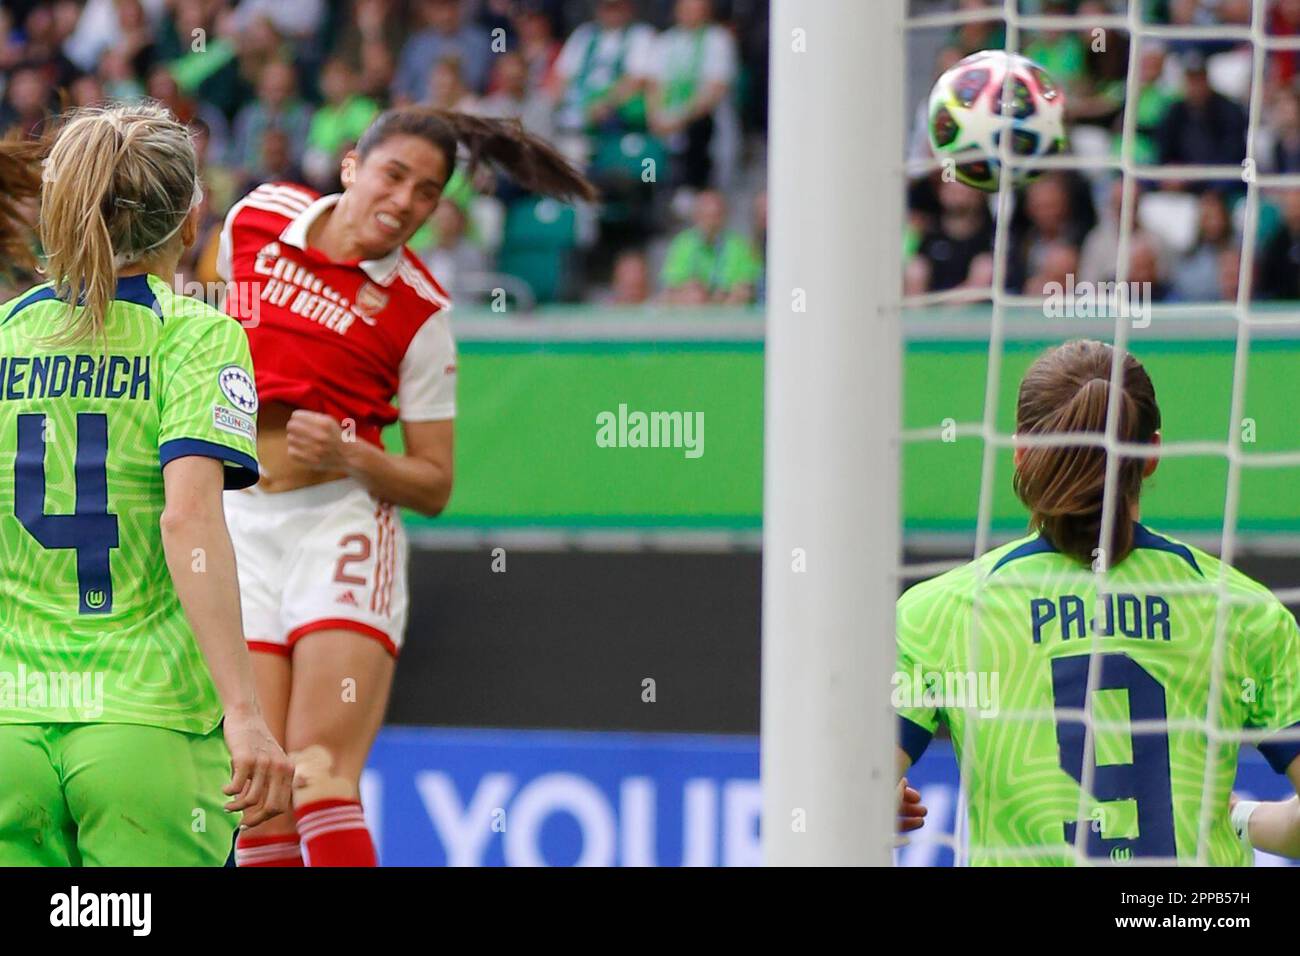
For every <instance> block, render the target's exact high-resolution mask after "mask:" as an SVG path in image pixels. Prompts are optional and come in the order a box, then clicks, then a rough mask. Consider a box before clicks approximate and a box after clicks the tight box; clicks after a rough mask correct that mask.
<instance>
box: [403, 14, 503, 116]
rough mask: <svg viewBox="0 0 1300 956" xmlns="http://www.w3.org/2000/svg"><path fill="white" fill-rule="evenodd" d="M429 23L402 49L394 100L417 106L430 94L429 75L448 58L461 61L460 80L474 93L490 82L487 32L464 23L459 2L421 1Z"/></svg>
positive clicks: (489, 53) (489, 49) (425, 17)
mask: <svg viewBox="0 0 1300 956" xmlns="http://www.w3.org/2000/svg"><path fill="white" fill-rule="evenodd" d="M419 8H420V10H421V12H422V14H423V16H424V20H425V22H426V23H427V24H428V27H427V29H424V30H421V31H420V32H419V33H417V34H415V35H414V36H413V37H411V38H410V39H409V40H407V41H406V45H405V46H403V47H402V54H401V57H400V58H399V59H398V62H397V75H396V76H395V77H394V78H393V100H394V102H395V103H397V104H398V105H401V104H406V103H416V102H419V101H421V100H423V99H424V98H425V97H426V96H427V95H428V93H429V83H430V74H431V73H432V72H433V68H434V66H435V65H436V64H438V63H441V62H442V61H443V60H444V59H445V58H446V57H448V56H457V57H459V58H460V69H461V80H462V82H463V83H464V84H465V86H466V87H468V88H469V90H470V91H471V92H474V93H478V92H481V91H482V90H483V88H484V86H485V84H486V83H487V75H488V65H489V63H490V61H491V57H492V49H491V45H490V41H489V39H488V34H487V31H486V30H483V29H482V28H481V27H478V26H474V25H470V24H462V23H461V9H460V0H419Z"/></svg>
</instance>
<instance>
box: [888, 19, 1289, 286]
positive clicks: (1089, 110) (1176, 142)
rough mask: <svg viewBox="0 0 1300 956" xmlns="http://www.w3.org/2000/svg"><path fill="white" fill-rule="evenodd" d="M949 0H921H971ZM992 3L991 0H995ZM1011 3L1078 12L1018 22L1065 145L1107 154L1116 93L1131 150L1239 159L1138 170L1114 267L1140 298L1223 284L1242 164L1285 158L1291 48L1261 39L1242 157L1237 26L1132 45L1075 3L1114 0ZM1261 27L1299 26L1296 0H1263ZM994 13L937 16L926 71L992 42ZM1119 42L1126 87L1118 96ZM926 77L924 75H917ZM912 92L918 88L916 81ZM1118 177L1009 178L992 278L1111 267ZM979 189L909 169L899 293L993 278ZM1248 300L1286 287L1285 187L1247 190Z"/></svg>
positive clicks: (1116, 127) (1014, 281) (1117, 127)
mask: <svg viewBox="0 0 1300 956" xmlns="http://www.w3.org/2000/svg"><path fill="white" fill-rule="evenodd" d="M987 5H988V4H987V3H986V2H985V0H950V2H948V3H946V4H943V5H941V6H936V5H935V4H930V5H928V6H927V8H926V9H927V10H935V9H958V8H962V9H973V8H980V7H985V6H987ZM999 6H1000V5H999ZM1251 8H1252V4H1251V2H1250V0H1144V3H1143V17H1144V19H1145V20H1146V21H1147V22H1150V23H1157V24H1176V25H1177V24H1181V25H1215V24H1222V25H1231V26H1233V27H1236V28H1238V29H1240V28H1241V27H1243V26H1248V25H1249V24H1250V17H1251ZM1021 9H1022V11H1023V12H1026V13H1044V14H1058V15H1078V16H1079V17H1080V18H1081V19H1080V20H1079V27H1078V29H1076V30H1072V31H1060V32H1051V33H1023V34H1022V35H1021V38H1020V39H1021V42H1020V49H1021V51H1022V52H1023V53H1024V54H1025V55H1026V56H1029V57H1030V58H1032V59H1034V60H1036V61H1037V62H1038V63H1040V64H1041V65H1043V66H1044V67H1045V68H1046V69H1047V70H1048V71H1049V72H1050V73H1051V74H1052V75H1053V76H1054V77H1055V78H1056V80H1057V82H1058V83H1059V84H1061V85H1062V86H1063V87H1064V89H1065V92H1066V121H1067V131H1068V134H1069V137H1070V145H1071V150H1070V151H1071V152H1073V153H1074V154H1075V155H1079V156H1088V157H1094V158H1096V159H1097V160H1098V161H1106V160H1112V161H1113V160H1116V159H1118V158H1119V157H1120V155H1121V140H1122V135H1121V132H1122V126H1123V120H1124V111H1125V108H1126V105H1127V106H1131V107H1132V108H1134V109H1136V110H1137V117H1136V130H1137V138H1136V141H1135V142H1134V144H1133V153H1134V158H1135V161H1136V162H1137V163H1138V164H1140V165H1148V166H1169V167H1176V166H1179V165H1188V164H1194V165H1211V164H1212V165H1228V166H1235V167H1238V168H1240V169H1242V171H1243V172H1242V174H1241V175H1238V176H1236V177H1234V178H1233V179H1231V180H1226V181H1223V182H1204V181H1202V182H1197V181H1183V182H1179V181H1170V180H1152V181H1139V182H1138V184H1137V206H1136V217H1135V220H1134V232H1133V234H1132V237H1131V241H1130V243H1129V246H1128V254H1129V262H1128V271H1127V275H1128V278H1129V280H1131V281H1134V282H1145V283H1150V286H1149V288H1150V291H1151V296H1152V300H1153V301H1156V302H1179V303H1189V302H1222V301H1235V300H1236V299H1237V290H1238V282H1239V276H1240V268H1241V261H1242V252H1243V243H1242V232H1243V227H1244V220H1245V202H1244V198H1245V194H1246V177H1247V176H1248V175H1249V174H1250V172H1251V170H1252V169H1253V171H1254V172H1258V173H1296V172H1300V54H1298V53H1296V52H1270V53H1269V54H1268V55H1267V57H1266V59H1265V62H1264V88H1263V90H1262V91H1261V101H1260V102H1261V111H1260V122H1259V126H1258V128H1257V130H1256V133H1255V141H1254V144H1253V145H1254V157H1255V162H1254V165H1253V167H1252V166H1251V165H1250V164H1247V163H1246V159H1247V148H1246V147H1247V130H1248V125H1249V124H1248V121H1247V117H1248V111H1249V99H1250V86H1251V74H1252V49H1251V44H1250V43H1249V42H1235V41H1233V40H1230V39H1216V40H1205V41H1201V40H1197V41H1187V40H1176V41H1171V42H1168V43H1165V42H1159V41H1156V40H1154V39H1150V38H1144V39H1142V40H1141V42H1140V45H1139V46H1140V48H1139V49H1132V44H1131V43H1130V38H1129V36H1128V34H1127V33H1126V32H1123V31H1119V30H1113V29H1110V30H1100V29H1095V27H1094V25H1093V24H1092V23H1090V18H1093V17H1097V16H1101V15H1105V14H1114V13H1124V12H1126V10H1127V3H1126V2H1125V0H1021ZM1266 9H1267V16H1268V22H1267V24H1266V28H1267V32H1268V33H1270V34H1275V35H1291V36H1295V35H1300V0H1269V3H1268V4H1267V5H1266ZM1005 39H1006V38H1005V34H1004V32H1003V26H1002V23H1001V22H993V23H972V24H967V25H965V26H963V27H961V28H959V29H956V30H953V31H952V32H951V33H950V34H949V35H948V36H947V38H946V40H945V41H944V42H943V44H942V47H941V49H940V51H939V54H938V61H937V63H936V64H935V70H934V74H933V77H937V76H938V75H939V74H941V73H943V72H944V71H945V70H947V69H948V68H949V67H951V66H953V65H954V64H956V63H957V62H958V61H959V60H961V59H962V58H963V57H965V56H967V55H968V54H970V53H973V52H975V51H977V50H982V49H989V48H1002V47H1003V45H1004V43H1005ZM1130 55H1133V56H1136V57H1137V71H1138V79H1139V82H1140V89H1139V94H1138V96H1137V98H1136V99H1135V100H1130V101H1128V102H1127V104H1126V75H1127V70H1128V63H1129V57H1130ZM933 77H932V78H933ZM926 93H927V94H928V90H927V91H926ZM926 122H927V115H926V103H925V102H921V103H920V104H919V106H918V108H917V112H916V117H915V127H914V129H913V131H912V133H911V139H910V145H909V154H910V158H911V159H912V160H925V159H928V158H930V156H931V152H930V147H929V141H928V138H927V129H926ZM1121 197H1122V187H1121V182H1120V177H1119V175H1118V173H1117V172H1115V171H1114V170H1112V169H1104V168H1099V169H1097V170H1096V171H1093V170H1088V171H1085V172H1073V171H1071V172H1058V171H1053V172H1049V173H1045V174H1043V175H1042V176H1041V178H1039V179H1037V180H1036V181H1034V182H1032V183H1030V184H1029V185H1027V186H1025V187H1023V188H1021V189H1019V190H1017V194H1016V197H1015V205H1014V212H1013V215H1012V218H1011V222H1010V223H1009V232H1008V240H1009V242H1008V252H1009V255H1008V261H1007V269H1006V290H1007V291H1008V292H1010V293H1013V294H1023V295H1030V296H1036V295H1043V294H1045V293H1044V290H1045V287H1047V286H1048V285H1049V284H1051V283H1060V284H1061V286H1063V287H1064V286H1066V285H1067V284H1068V282H1067V277H1073V280H1074V281H1075V282H1076V283H1078V282H1082V281H1088V282H1093V283H1103V282H1112V281H1114V280H1115V278H1116V270H1117V265H1118V263H1117V256H1118V252H1119V248H1118V247H1119V220H1120V204H1121ZM992 209H993V205H992V204H991V203H990V201H989V199H988V197H986V196H985V195H983V194H981V193H978V192H976V191H975V190H972V189H969V188H967V187H965V186H962V185H960V184H958V183H955V182H944V181H943V177H942V176H941V175H940V174H939V172H937V171H935V172H932V173H929V174H922V175H919V176H916V177H914V178H913V179H912V180H911V184H910V190H909V199H908V211H909V224H908V236H907V241H906V243H905V246H904V250H905V255H906V257H907V265H906V273H905V275H906V278H905V285H906V289H907V292H908V293H911V294H919V293H924V292H937V291H942V290H948V289H957V288H959V287H970V288H980V287H982V288H985V289H987V288H989V287H990V286H991V284H992V281H993V242H994V219H993V215H992V212H991V210H992ZM1255 240H1256V245H1255V255H1254V270H1253V275H1252V286H1251V287H1252V300H1295V299H1300V190H1274V189H1267V190H1263V191H1262V193H1261V203H1260V215H1259V218H1258V223H1257V230H1256V236H1255Z"/></svg>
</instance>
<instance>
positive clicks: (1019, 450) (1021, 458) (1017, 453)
mask: <svg viewBox="0 0 1300 956" xmlns="http://www.w3.org/2000/svg"><path fill="white" fill-rule="evenodd" d="M1011 437H1012V438H1013V439H1014V438H1015V437H1016V436H1015V435H1014V434H1013V435H1012V436H1011ZM1011 460H1012V462H1013V463H1014V464H1015V466H1016V471H1019V470H1020V466H1021V465H1023V464H1024V463H1025V448H1024V446H1023V445H1017V446H1016V448H1015V450H1014V451H1013V452H1012V453H1011Z"/></svg>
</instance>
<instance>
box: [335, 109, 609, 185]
mask: <svg viewBox="0 0 1300 956" xmlns="http://www.w3.org/2000/svg"><path fill="white" fill-rule="evenodd" d="M403 135H404V136H418V137H420V138H421V139H423V140H425V141H427V142H429V143H431V144H433V146H434V147H435V148H437V149H438V150H439V151H440V152H441V153H442V154H443V155H444V156H445V157H446V158H447V168H448V172H450V171H451V170H452V169H453V168H454V167H455V165H456V155H457V152H458V147H459V146H461V145H463V146H464V147H465V150H466V152H467V153H468V155H469V159H468V163H467V165H466V170H467V172H470V173H472V172H473V171H474V169H475V168H476V167H477V166H478V165H479V163H482V162H486V163H488V164H489V165H492V166H496V167H499V168H500V169H502V170H504V171H505V172H506V173H508V174H509V175H510V178H511V179H513V180H514V181H515V182H517V183H518V184H519V185H520V186H521V187H523V188H524V189H526V190H528V191H529V192H535V193H541V194H543V195H545V196H551V197H554V198H555V199H562V200H566V201H572V200H574V199H586V200H589V201H591V200H594V199H595V198H596V187H595V186H593V185H592V184H591V183H590V182H588V180H587V178H586V177H585V176H583V175H582V173H581V172H579V171H578V170H577V169H575V168H574V167H573V165H572V164H570V163H569V161H568V160H567V159H565V158H564V156H563V155H561V154H560V152H559V151H558V150H556V149H555V147H554V146H552V145H551V144H550V143H548V142H546V141H545V140H544V139H541V138H540V137H538V136H534V135H533V134H532V133H529V132H527V131H526V130H525V129H524V127H523V124H522V123H520V122H519V120H517V119H491V118H489V117H485V116H471V115H470V114H468V113H457V112H454V111H452V110H440V109H433V108H432V107H428V106H407V107H400V108H398V109H391V110H387V111H385V112H383V113H381V114H380V115H379V116H378V117H377V118H376V119H375V121H374V122H373V123H371V124H370V127H369V129H367V130H366V131H365V133H363V134H362V136H361V139H359V140H358V141H357V147H356V149H357V155H358V156H359V157H360V158H361V160H362V161H363V162H364V161H365V158H366V155H367V154H368V153H369V152H370V151H371V150H372V149H374V148H375V147H376V146H378V145H379V144H380V143H382V142H384V141H385V140H387V139H390V138H391V137H393V136H403Z"/></svg>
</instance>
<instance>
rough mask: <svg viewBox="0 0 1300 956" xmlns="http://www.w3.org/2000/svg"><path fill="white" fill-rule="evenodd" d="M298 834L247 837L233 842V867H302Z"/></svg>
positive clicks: (241, 837) (240, 836) (243, 835)
mask: <svg viewBox="0 0 1300 956" xmlns="http://www.w3.org/2000/svg"><path fill="white" fill-rule="evenodd" d="M302 865H303V863H302V847H301V846H299V844H298V834H296V833H290V834H287V835H283V836H263V837H258V836H247V835H245V834H243V833H241V834H240V835H239V839H237V840H236V841H235V866H302Z"/></svg>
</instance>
